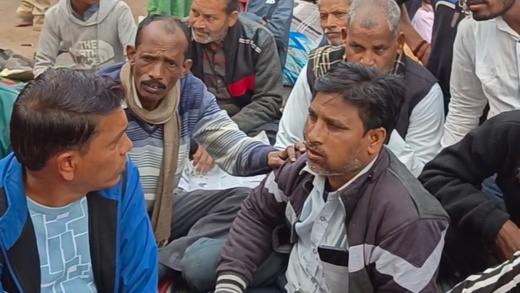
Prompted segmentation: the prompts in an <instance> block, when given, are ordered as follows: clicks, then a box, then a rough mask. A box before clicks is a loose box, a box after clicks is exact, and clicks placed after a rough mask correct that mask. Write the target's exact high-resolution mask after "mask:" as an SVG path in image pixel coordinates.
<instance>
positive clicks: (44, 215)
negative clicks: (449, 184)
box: [0, 70, 157, 293]
mask: <svg viewBox="0 0 520 293" xmlns="http://www.w3.org/2000/svg"><path fill="white" fill-rule="evenodd" d="M124 96H125V93H124V89H123V88H122V87H121V86H120V85H119V84H117V83H115V82H113V81H110V80H107V79H104V78H100V77H96V76H95V75H92V74H86V73H81V72H77V71H72V70H57V71H54V70H49V71H47V72H45V73H44V74H42V75H41V76H39V77H38V78H36V79H35V80H34V81H31V82H30V83H29V84H28V85H27V86H26V87H25V88H24V89H23V91H22V92H21V93H20V96H19V97H18V99H17V100H16V103H15V104H14V109H13V115H12V118H11V125H10V127H11V130H12V131H11V144H12V146H13V152H14V153H13V154H10V155H9V156H7V157H6V158H4V159H3V160H1V161H0V178H1V179H0V228H1V230H2V233H1V235H2V237H1V240H0V246H1V247H2V253H1V254H0V292H42V293H49V292H74V293H75V292H117V293H136V292H157V245H156V244H155V239H154V237H153V231H152V228H151V226H150V220H149V219H148V215H147V213H146V209H145V208H144V195H143V190H142V188H141V184H140V182H139V172H138V170H137V168H136V167H135V165H134V164H133V163H132V162H131V161H128V157H127V153H128V151H129V150H130V149H131V148H132V142H131V141H130V140H129V139H128V136H126V134H125V130H126V127H127V124H128V121H127V119H126V115H125V113H124V111H123V109H122V108H121V102H122V101H123V99H124Z"/></svg>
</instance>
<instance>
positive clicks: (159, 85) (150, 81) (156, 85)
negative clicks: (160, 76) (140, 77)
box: [141, 79, 166, 89]
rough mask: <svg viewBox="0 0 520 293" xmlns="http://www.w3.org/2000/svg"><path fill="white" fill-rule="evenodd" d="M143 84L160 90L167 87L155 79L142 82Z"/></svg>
mask: <svg viewBox="0 0 520 293" xmlns="http://www.w3.org/2000/svg"><path fill="white" fill-rule="evenodd" d="M141 84H144V85H146V86H155V87H158V88H160V89H165V88H166V85H165V84H164V83H162V82H160V81H158V80H154V79H151V80H145V81H143V82H141Z"/></svg>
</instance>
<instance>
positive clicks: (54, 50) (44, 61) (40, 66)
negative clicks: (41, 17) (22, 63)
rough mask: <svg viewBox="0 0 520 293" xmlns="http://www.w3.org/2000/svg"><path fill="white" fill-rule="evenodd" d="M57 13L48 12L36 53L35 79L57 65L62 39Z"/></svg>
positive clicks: (52, 10)
mask: <svg viewBox="0 0 520 293" xmlns="http://www.w3.org/2000/svg"><path fill="white" fill-rule="evenodd" d="M56 22H57V20H56V13H55V11H54V9H51V10H49V11H47V13H46V14H45V21H44V23H43V30H42V32H41V35H40V40H39V41H38V50H37V51H36V56H35V60H36V62H35V64H34V69H33V73H34V77H37V76H38V75H40V74H42V73H43V72H45V70H47V69H48V68H51V67H53V66H54V65H55V64H56V58H57V57H58V53H59V51H60V42H61V37H60V35H59V33H58V31H57V27H56Z"/></svg>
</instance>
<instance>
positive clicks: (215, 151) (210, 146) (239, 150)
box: [98, 63, 275, 210]
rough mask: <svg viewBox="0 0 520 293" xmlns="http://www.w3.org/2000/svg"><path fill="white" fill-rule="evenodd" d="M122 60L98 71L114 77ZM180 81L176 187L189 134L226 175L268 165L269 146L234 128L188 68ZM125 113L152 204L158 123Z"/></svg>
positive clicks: (264, 168) (159, 133)
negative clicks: (153, 123)
mask: <svg viewBox="0 0 520 293" xmlns="http://www.w3.org/2000/svg"><path fill="white" fill-rule="evenodd" d="M122 66H123V63H119V64H115V65H112V66H109V67H107V68H105V69H103V70H101V71H100V72H99V73H98V74H99V75H101V76H106V77H109V78H111V79H114V80H118V81H119V80H120V79H119V72H120V70H121V67H122ZM181 86H182V87H181V100H180V102H179V119H180V128H181V134H180V136H179V137H180V144H179V158H178V165H177V170H176V174H175V178H174V179H172V180H175V186H176V187H177V185H178V184H179V180H180V177H181V174H182V171H183V170H184V167H185V163H186V161H187V159H186V158H187V157H188V153H189V149H190V139H191V138H193V139H195V141H197V142H198V143H199V144H200V145H201V146H202V147H203V148H204V149H205V150H206V151H207V152H208V153H209V154H210V155H211V156H212V157H213V158H214V159H215V162H216V163H217V165H218V166H219V167H220V168H221V169H223V170H225V171H226V172H228V173H230V174H231V175H234V176H254V175H259V174H265V173H267V172H269V171H270V168H269V166H268V164H267V155H268V154H269V153H270V152H272V151H275V149H274V148H273V147H272V146H269V145H265V144H262V143H261V142H258V141H255V140H253V139H252V138H249V137H247V136H246V135H245V134H244V133H243V132H242V131H241V130H240V129H238V126H237V125H236V124H235V123H234V122H233V121H232V120H231V119H230V118H229V116H228V115H227V113H226V112H225V111H222V110H220V108H219V106H218V105H217V102H216V100H215V97H214V96H213V94H211V93H210V92H208V90H207V88H206V86H205V85H204V84H203V82H202V81H201V80H199V79H198V78H196V77H195V76H193V75H192V74H188V75H186V76H185V77H184V78H183V79H182V83H181ZM126 113H127V117H128V129H127V135H128V137H129V138H130V140H131V141H132V142H133V144H134V147H133V148H132V150H131V151H130V158H131V159H132V161H133V162H134V163H135V164H136V165H137V167H138V169H139V172H140V173H141V183H142V185H143V189H144V193H145V199H146V205H147V208H148V209H149V210H151V208H152V207H153V202H154V200H155V195H156V190H157V188H158V185H159V179H160V178H159V176H160V175H159V174H160V170H161V165H162V155H163V126H162V125H149V124H147V123H144V122H142V121H139V120H138V119H137V118H136V117H134V116H133V115H132V114H131V113H130V111H128V110H126Z"/></svg>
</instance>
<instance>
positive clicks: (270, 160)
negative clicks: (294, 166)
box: [267, 142, 306, 169]
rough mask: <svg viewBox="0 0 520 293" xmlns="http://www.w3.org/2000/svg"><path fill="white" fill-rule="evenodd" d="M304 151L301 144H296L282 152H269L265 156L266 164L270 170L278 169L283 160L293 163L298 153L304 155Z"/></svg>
mask: <svg viewBox="0 0 520 293" xmlns="http://www.w3.org/2000/svg"><path fill="white" fill-rule="evenodd" d="M305 150H306V148H305V144H304V143H303V142H297V143H295V144H294V145H292V146H288V147H287V148H286V149H285V150H283V151H277V152H271V153H269V155H267V164H269V167H271V169H277V168H280V166H282V165H283V163H285V160H287V159H289V160H290V161H291V162H295V161H296V159H297V157H298V156H297V154H298V153H300V154H301V153H304V152H305Z"/></svg>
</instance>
